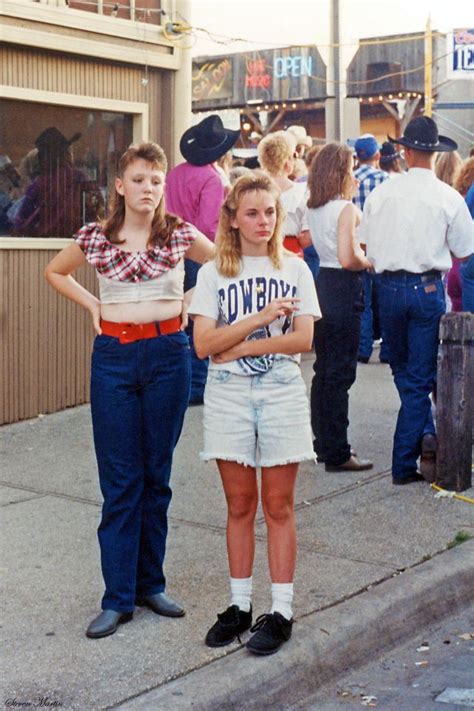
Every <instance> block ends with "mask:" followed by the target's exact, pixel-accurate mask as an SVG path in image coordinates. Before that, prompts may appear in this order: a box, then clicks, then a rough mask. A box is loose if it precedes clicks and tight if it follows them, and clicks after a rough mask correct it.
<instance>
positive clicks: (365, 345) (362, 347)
mask: <svg viewBox="0 0 474 711" xmlns="http://www.w3.org/2000/svg"><path fill="white" fill-rule="evenodd" d="M362 283H363V286H364V310H363V311H362V313H361V316H360V343H359V356H360V357H361V358H370V356H371V355H372V350H373V347H374V315H373V313H372V289H373V286H374V284H373V278H372V274H369V272H363V273H362Z"/></svg>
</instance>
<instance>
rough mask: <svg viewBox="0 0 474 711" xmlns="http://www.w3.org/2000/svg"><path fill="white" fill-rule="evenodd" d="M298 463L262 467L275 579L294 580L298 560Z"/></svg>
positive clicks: (269, 561) (271, 573) (283, 581)
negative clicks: (295, 489)
mask: <svg viewBox="0 0 474 711" xmlns="http://www.w3.org/2000/svg"><path fill="white" fill-rule="evenodd" d="M297 473H298V464H297V463H295V464H285V465H280V466H277V467H263V468H262V506H263V512H264V514H265V521H266V523H267V532H268V564H269V567H270V577H271V579H272V583H291V582H293V577H294V574H295V564H296V526H295V512H294V488H295V481H296V474H297Z"/></svg>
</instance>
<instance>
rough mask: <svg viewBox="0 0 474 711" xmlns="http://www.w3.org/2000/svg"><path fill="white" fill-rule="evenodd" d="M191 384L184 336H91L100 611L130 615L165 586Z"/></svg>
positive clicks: (189, 361)
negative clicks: (175, 476)
mask: <svg viewBox="0 0 474 711" xmlns="http://www.w3.org/2000/svg"><path fill="white" fill-rule="evenodd" d="M190 379H191V359H190V350H189V343H188V338H187V336H186V334H185V333H184V332H179V333H174V334H170V335H168V336H159V337H157V338H150V339H146V340H140V341H135V342H134V343H128V344H124V345H122V344H120V343H119V340H118V339H117V338H112V337H111V336H104V335H101V336H97V338H96V339H95V343H94V350H93V353H92V376H91V410H92V424H93V430H94V444H95V450H96V456H97V464H98V468H99V480H100V488H101V490H102V495H103V497H104V504H103V508H102V520H101V522H100V526H99V530H98V535H99V543H100V550H101V562H102V573H103V576H104V582H105V594H104V597H103V599H102V609H104V610H116V611H117V612H131V611H133V609H134V605H135V598H136V597H137V596H143V595H153V594H155V593H158V592H163V590H164V589H165V576H164V573H163V560H164V557H165V549H166V536H167V530H168V525H167V511H168V506H169V503H170V500H171V489H170V486H169V480H170V474H171V463H172V457H173V451H174V448H175V446H176V443H177V442H178V439H179V436H180V433H181V428H182V424H183V419H184V413H185V411H186V407H187V404H188V398H189V389H190Z"/></svg>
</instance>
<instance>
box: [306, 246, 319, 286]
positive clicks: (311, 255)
mask: <svg viewBox="0 0 474 711" xmlns="http://www.w3.org/2000/svg"><path fill="white" fill-rule="evenodd" d="M303 254H304V261H305V262H306V264H307V265H308V267H309V268H310V270H311V274H312V275H313V279H314V280H315V281H316V279H317V278H318V274H319V255H318V253H317V252H316V250H315V248H314V247H313V245H312V244H310V246H309V247H305V249H304V250H303Z"/></svg>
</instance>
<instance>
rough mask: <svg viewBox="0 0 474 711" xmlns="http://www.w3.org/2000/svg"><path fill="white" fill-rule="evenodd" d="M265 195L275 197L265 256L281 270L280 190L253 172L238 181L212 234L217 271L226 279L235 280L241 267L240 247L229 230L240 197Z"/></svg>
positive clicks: (232, 229) (237, 237)
mask: <svg viewBox="0 0 474 711" xmlns="http://www.w3.org/2000/svg"><path fill="white" fill-rule="evenodd" d="M258 192H267V193H269V194H270V195H272V196H273V197H274V198H275V210H276V223H275V229H274V231H273V234H272V236H271V238H270V240H269V242H268V256H269V257H270V259H271V261H272V264H273V266H274V267H275V269H281V266H282V256H283V235H282V226H283V221H284V219H285V212H284V210H283V207H282V204H281V202H280V191H279V189H278V187H277V186H276V185H275V183H274V182H273V180H271V178H269V177H268V176H266V175H265V174H264V173H260V172H255V173H253V174H252V175H248V176H247V175H244V176H242V177H241V178H239V179H238V180H237V181H236V182H235V184H234V185H233V187H232V188H231V190H230V192H229V194H228V195H227V197H226V199H225V202H224V204H223V206H222V209H221V214H220V219H219V226H218V228H217V234H216V266H217V270H218V272H220V274H223V275H224V276H227V277H235V276H237V275H238V274H239V273H240V270H241V268H242V244H241V241H240V234H239V230H238V229H237V228H235V227H232V221H233V220H234V218H235V215H236V213H237V209H238V207H239V205H240V201H241V200H242V197H243V196H244V195H246V194H247V193H258Z"/></svg>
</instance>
